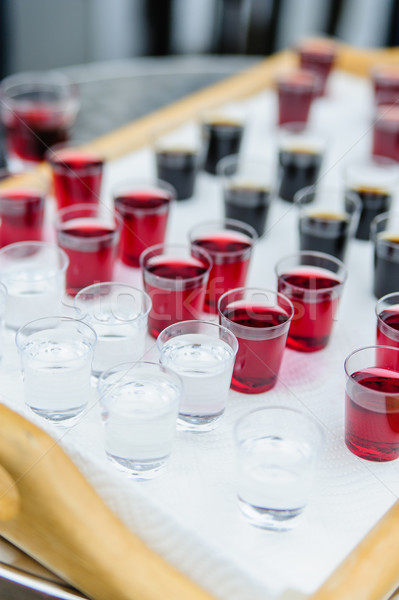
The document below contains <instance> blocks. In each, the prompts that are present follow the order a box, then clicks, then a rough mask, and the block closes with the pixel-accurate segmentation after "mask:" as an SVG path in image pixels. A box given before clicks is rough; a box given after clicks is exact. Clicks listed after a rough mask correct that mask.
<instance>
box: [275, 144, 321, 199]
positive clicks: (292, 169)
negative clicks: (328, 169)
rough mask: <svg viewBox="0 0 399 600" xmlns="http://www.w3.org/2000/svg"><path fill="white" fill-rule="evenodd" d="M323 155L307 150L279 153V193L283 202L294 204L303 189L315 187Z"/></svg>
mask: <svg viewBox="0 0 399 600" xmlns="http://www.w3.org/2000/svg"><path fill="white" fill-rule="evenodd" d="M322 160H323V156H322V154H320V153H319V152H315V151H313V150H311V149H307V148H293V149H284V150H280V152H279V191H278V195H279V196H280V198H281V199H282V200H286V201H287V202H293V201H294V196H295V194H296V193H297V192H298V191H299V190H301V189H302V188H305V187H308V186H311V185H314V184H315V183H316V181H317V178H318V176H319V172H320V167H321V163H322Z"/></svg>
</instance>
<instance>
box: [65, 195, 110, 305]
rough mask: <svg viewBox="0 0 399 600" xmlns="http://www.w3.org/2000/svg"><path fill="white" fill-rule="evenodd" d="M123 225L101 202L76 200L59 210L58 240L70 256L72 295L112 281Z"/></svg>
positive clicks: (68, 289) (69, 271)
mask: <svg viewBox="0 0 399 600" xmlns="http://www.w3.org/2000/svg"><path fill="white" fill-rule="evenodd" d="M121 228H122V223H121V220H120V219H119V217H118V215H115V214H114V213H113V212H112V211H111V210H107V209H106V207H102V206H101V205H100V204H94V203H89V204H75V205H72V206H67V207H66V208H63V209H61V210H59V211H58V212H57V213H56V217H55V230H56V235H57V242H58V245H59V246H60V247H61V248H63V250H65V252H66V254H67V255H68V258H69V267H68V269H67V274H66V288H67V293H68V294H69V295H70V296H75V295H76V294H77V293H78V291H79V290H81V289H82V288H84V287H86V286H88V285H92V284H93V283H99V282H101V281H112V279H113V270H114V265H115V261H116V257H117V252H118V244H119V238H120V232H121Z"/></svg>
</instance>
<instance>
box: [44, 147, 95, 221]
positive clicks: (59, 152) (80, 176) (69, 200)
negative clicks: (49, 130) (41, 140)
mask: <svg viewBox="0 0 399 600" xmlns="http://www.w3.org/2000/svg"><path fill="white" fill-rule="evenodd" d="M46 158H47V161H48V162H49V164H50V165H51V168H52V172H53V183H54V196H55V199H56V201H57V206H58V208H59V209H61V208H64V207H65V206H70V205H71V204H81V203H84V202H98V201H99V199H100V192H101V181H102V174H103V164H104V161H103V160H102V158H101V157H99V156H97V155H96V154H94V153H90V152H88V151H84V150H79V149H72V148H67V147H65V146H64V145H63V144H61V145H60V146H58V147H57V146H55V147H54V148H50V150H49V151H48V153H47V154H46Z"/></svg>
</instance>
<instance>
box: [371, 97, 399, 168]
mask: <svg viewBox="0 0 399 600" xmlns="http://www.w3.org/2000/svg"><path fill="white" fill-rule="evenodd" d="M372 153H373V155H374V156H386V157H387V158H390V159H392V160H395V161H397V162H398V161H399V107H396V106H395V107H387V106H386V105H381V106H380V107H379V110H378V111H377V118H376V121H375V122H374V128H373V149H372Z"/></svg>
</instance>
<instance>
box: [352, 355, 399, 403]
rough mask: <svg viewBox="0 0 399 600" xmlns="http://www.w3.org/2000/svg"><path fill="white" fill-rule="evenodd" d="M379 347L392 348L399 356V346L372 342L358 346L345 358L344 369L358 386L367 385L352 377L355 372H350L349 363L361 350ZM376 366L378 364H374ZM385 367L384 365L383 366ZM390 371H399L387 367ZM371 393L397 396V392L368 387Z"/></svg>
mask: <svg viewBox="0 0 399 600" xmlns="http://www.w3.org/2000/svg"><path fill="white" fill-rule="evenodd" d="M377 349H383V350H390V351H392V352H396V353H397V354H398V357H399V348H396V347H395V346H387V345H385V344H381V345H379V344H371V345H370V346H362V347H361V348H356V349H355V350H352V352H351V353H350V354H348V356H347V357H346V358H345V360H344V371H345V375H346V376H347V378H348V379H351V381H352V382H353V383H354V384H356V385H357V386H360V387H361V388H363V389H365V386H364V385H362V384H361V383H359V382H358V381H355V380H354V379H353V378H352V374H353V373H349V370H348V363H349V361H350V360H351V358H353V356H355V354H359V353H360V352H363V351H365V350H367V351H370V350H377ZM373 366H376V365H373ZM381 368H384V367H381ZM387 370H389V371H392V372H393V373H399V371H395V370H394V369H387ZM367 389H368V390H369V391H370V393H373V394H381V396H395V397H397V395H398V394H397V392H381V391H379V390H370V388H367Z"/></svg>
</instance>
